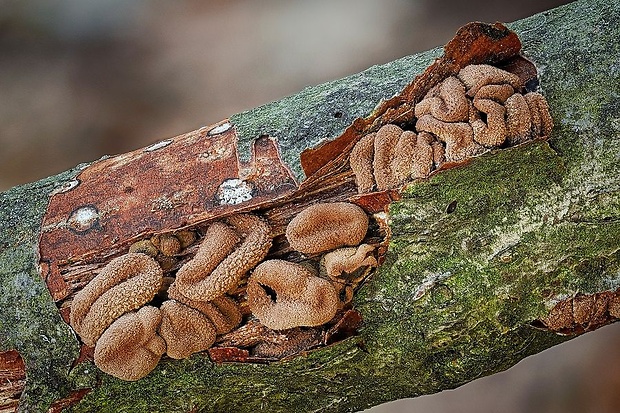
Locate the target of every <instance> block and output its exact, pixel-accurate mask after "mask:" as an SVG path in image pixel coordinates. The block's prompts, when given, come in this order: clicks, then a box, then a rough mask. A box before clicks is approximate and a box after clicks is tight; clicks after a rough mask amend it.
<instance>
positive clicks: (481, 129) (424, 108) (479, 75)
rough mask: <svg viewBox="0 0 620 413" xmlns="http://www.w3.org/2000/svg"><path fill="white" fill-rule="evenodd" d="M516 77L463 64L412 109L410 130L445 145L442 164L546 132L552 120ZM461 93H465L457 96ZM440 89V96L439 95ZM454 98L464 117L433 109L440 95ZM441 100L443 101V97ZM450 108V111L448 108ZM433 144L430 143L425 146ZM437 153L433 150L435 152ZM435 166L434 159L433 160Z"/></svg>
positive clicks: (539, 99)
mask: <svg viewBox="0 0 620 413" xmlns="http://www.w3.org/2000/svg"><path fill="white" fill-rule="evenodd" d="M523 89H524V86H523V83H522V81H521V79H520V78H519V77H518V76H517V75H515V74H513V73H510V72H507V71H505V70H502V69H499V68H497V67H494V66H491V65H484V64H483V65H469V66H466V67H464V68H463V69H461V70H460V71H459V73H458V75H457V77H449V78H447V79H445V80H443V81H442V82H441V83H439V84H438V85H437V86H435V87H434V88H433V89H431V90H430V91H429V92H428V93H427V94H426V96H424V98H423V99H422V100H421V101H420V102H419V103H418V104H417V105H416V116H417V118H418V119H417V122H416V125H415V127H416V130H417V131H418V132H422V131H425V132H428V133H431V134H433V135H434V136H436V137H437V138H438V139H439V140H440V141H442V142H444V143H445V145H446V149H445V160H446V161H450V162H458V161H463V160H465V159H466V158H469V157H472V156H475V155H478V154H480V153H483V152H485V151H487V150H488V149H489V148H497V147H502V146H503V145H505V144H506V143H507V144H508V145H516V144H519V143H522V142H525V141H527V140H529V139H533V138H536V137H539V136H546V135H548V134H549V133H550V132H551V128H552V126H553V122H552V120H551V116H550V115H549V109H548V107H547V103H546V101H545V99H544V98H543V97H542V95H540V94H538V93H534V94H531V93H528V94H527V95H525V96H524V95H521V93H520V92H521V91H522V90H523ZM463 90H465V93H464V94H463ZM440 91H442V93H443V94H442V93H440ZM448 91H452V93H454V95H455V96H460V97H463V99H460V98H459V99H453V100H452V101H451V102H455V103H453V106H454V105H456V104H460V105H461V106H460V108H459V110H458V112H459V113H460V114H462V113H465V112H466V111H467V112H468V116H464V117H460V118H459V117H456V116H454V117H451V118H450V117H448V116H445V113H444V112H445V111H441V110H439V108H440V107H446V108H447V107H448V106H447V105H445V103H444V106H441V105H440V103H441V102H444V101H442V100H441V97H440V96H449V93H448ZM444 100H445V98H444ZM453 110H456V109H453ZM432 145H433V142H431V146H432ZM438 152H439V151H438ZM434 162H435V164H436V165H437V164H439V163H440V162H441V161H440V160H434Z"/></svg>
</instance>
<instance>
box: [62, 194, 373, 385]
mask: <svg viewBox="0 0 620 413" xmlns="http://www.w3.org/2000/svg"><path fill="white" fill-rule="evenodd" d="M368 226H369V219H368V216H367V215H366V212H364V210H363V209H362V208H360V207H359V206H357V205H354V204H351V203H346V202H333V203H319V204H314V205H311V206H309V207H307V208H305V209H304V210H303V211H301V212H300V213H299V214H298V215H297V216H296V217H295V218H294V219H293V220H291V222H290V223H289V224H288V226H287V227H286V238H287V240H288V242H289V244H290V247H291V249H292V251H294V252H296V253H297V254H299V255H302V254H303V256H304V257H306V258H307V259H305V260H303V261H302V262H292V261H287V260H283V259H267V260H266V259H265V258H266V256H267V254H268V252H269V249H270V247H271V246H272V239H273V236H272V234H271V228H270V226H269V225H268V224H267V222H266V220H265V219H264V218H261V217H258V216H256V215H252V214H237V215H232V216H230V217H227V218H226V219H223V220H219V221H215V222H213V223H211V224H210V225H209V226H208V227H207V228H206V230H205V232H204V234H201V238H202V241H201V242H200V243H199V245H198V247H197V250H196V251H195V255H194V256H193V258H191V259H190V260H188V261H186V262H185V263H184V264H183V265H181V266H180V268H178V270H176V274H175V275H174V277H172V276H170V275H171V269H172V268H174V266H169V265H167V264H169V263H170V259H173V258H174V257H175V256H177V255H179V254H180V253H181V252H182V250H183V249H184V248H188V247H190V246H192V245H193V244H195V243H196V240H197V234H196V233H195V232H193V231H181V232H178V233H176V234H163V235H157V236H154V237H152V238H150V239H145V240H141V241H138V242H136V243H134V244H133V245H132V246H131V247H130V248H129V252H127V254H124V255H121V256H119V257H117V258H114V259H112V260H111V261H110V262H109V263H108V264H107V265H106V266H105V267H103V269H102V270H101V271H100V272H99V274H97V276H95V277H94V278H93V279H92V280H91V281H90V282H89V283H88V284H87V285H86V286H85V288H83V289H82V290H81V291H79V292H78V293H77V294H76V296H75V298H74V299H73V301H72V304H71V326H72V327H73V328H74V330H75V331H76V332H77V333H78V334H79V335H80V337H81V338H82V341H83V342H84V344H86V345H87V346H94V361H95V364H96V365H97V366H98V367H99V368H100V369H101V370H103V371H105V372H107V373H109V374H111V375H113V376H116V377H119V378H121V379H124V380H138V379H140V378H142V377H144V376H145V375H147V374H148V373H149V372H150V371H151V370H152V369H153V368H155V366H156V365H157V363H158V362H159V360H160V358H161V357H162V355H163V354H164V353H165V354H167V355H168V357H171V358H174V359H181V358H186V357H189V356H190V355H192V354H193V353H196V352H200V351H204V350H206V349H208V348H210V347H211V346H212V345H213V344H214V343H215V342H216V339H217V338H218V337H220V338H222V337H223V339H224V340H228V341H235V342H236V345H238V346H240V345H245V346H252V347H253V348H254V351H255V352H257V354H261V355H263V356H272V357H276V356H278V355H279V356H282V355H286V354H283V353H286V352H287V351H290V350H291V349H295V348H296V345H297V347H299V348H303V346H304V341H306V342H308V341H310V340H311V339H313V338H314V337H313V336H314V335H316V334H317V330H310V329H305V328H306V327H316V326H321V325H325V324H326V323H328V322H330V321H331V320H332V319H334V317H335V315H336V314H337V312H338V311H341V310H342V309H343V308H344V307H345V306H346V305H347V304H348V303H349V302H350V301H351V299H352V295H353V294H352V291H353V289H354V288H355V287H356V286H357V284H358V283H359V281H360V280H361V279H362V278H363V276H364V274H365V273H367V272H368V270H369V269H370V268H372V267H375V266H376V265H377V261H376V259H375V257H374V255H373V254H374V251H375V248H374V247H372V246H370V245H368V244H364V243H362V241H363V240H364V238H365V237H366V234H367V231H368ZM164 269H166V273H165V272H164ZM165 274H166V275H165ZM244 319H245V321H246V322H245V323H244V326H243V328H240V329H237V331H236V332H235V333H233V334H231V335H229V336H226V333H229V332H231V331H232V330H233V329H236V328H237V327H239V326H240V324H241V323H242V321H243V320H244ZM257 324H260V327H259V326H258V325H257ZM252 329H253V330H255V331H250V330H252ZM257 329H258V330H259V331H260V333H261V335H262V336H263V337H264V339H259V340H257V339H256V337H257V334H256V330H257ZM266 330H272V331H279V330H286V334H285V335H284V336H279V335H277V334H272V335H271V336H270V335H269V334H267V331H266ZM270 337H271V338H270Z"/></svg>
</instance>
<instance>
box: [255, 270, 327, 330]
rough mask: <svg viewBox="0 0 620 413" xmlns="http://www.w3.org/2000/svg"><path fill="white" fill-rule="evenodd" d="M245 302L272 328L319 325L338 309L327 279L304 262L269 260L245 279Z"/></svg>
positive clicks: (281, 328) (262, 321)
mask: <svg viewBox="0 0 620 413" xmlns="http://www.w3.org/2000/svg"><path fill="white" fill-rule="evenodd" d="M247 295H248V305H249V307H250V310H251V311H252V313H253V314H254V315H255V316H256V317H258V319H259V320H260V321H261V323H263V324H264V325H265V326H267V327H269V328H271V329H274V330H283V329H288V328H293V327H301V326H306V327H312V326H319V325H321V324H324V323H326V322H328V321H329V320H331V319H332V318H333V317H334V315H335V314H336V311H337V309H338V294H337V292H336V289H335V288H334V286H333V285H332V284H331V282H329V281H328V280H325V279H323V278H320V277H317V276H315V275H314V274H313V273H312V271H310V270H309V269H308V268H306V267H305V266H303V265H300V264H296V263H292V262H288V261H283V260H268V261H263V262H262V263H261V264H259V265H258V266H257V267H256V269H255V270H254V273H253V274H252V276H251V277H250V279H249V280H248V286H247Z"/></svg>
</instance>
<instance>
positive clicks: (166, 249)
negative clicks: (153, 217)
mask: <svg viewBox="0 0 620 413" xmlns="http://www.w3.org/2000/svg"><path fill="white" fill-rule="evenodd" d="M151 242H152V243H153V245H155V246H156V247H157V249H159V251H161V253H162V254H164V255H165V256H167V257H171V256H173V255H176V254H178V253H179V252H180V251H181V242H180V241H179V239H178V238H177V237H175V236H174V235H171V234H161V235H155V236H154V237H153V238H151Z"/></svg>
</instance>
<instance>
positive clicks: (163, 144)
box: [144, 139, 173, 152]
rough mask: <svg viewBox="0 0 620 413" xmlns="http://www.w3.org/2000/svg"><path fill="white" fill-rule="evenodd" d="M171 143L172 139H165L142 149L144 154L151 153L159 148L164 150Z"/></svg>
mask: <svg viewBox="0 0 620 413" xmlns="http://www.w3.org/2000/svg"><path fill="white" fill-rule="evenodd" d="M172 142H173V140H172V139H166V140H165V141H161V142H157V143H154V144H152V145H151V146H147V147H146V148H144V152H153V151H156V150H158V149H161V148H165V147H166V146H168V145H170V144H171V143H172Z"/></svg>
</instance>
